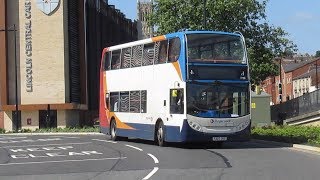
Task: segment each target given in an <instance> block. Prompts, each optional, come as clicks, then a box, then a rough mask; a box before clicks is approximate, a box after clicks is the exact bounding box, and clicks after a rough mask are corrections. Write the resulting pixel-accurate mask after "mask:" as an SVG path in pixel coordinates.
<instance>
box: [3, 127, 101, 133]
mask: <svg viewBox="0 0 320 180" xmlns="http://www.w3.org/2000/svg"><path fill="white" fill-rule="evenodd" d="M50 132H52V133H55V132H100V127H89V126H84V127H73V128H71V127H66V128H44V129H36V130H33V131H32V130H31V129H21V130H20V131H19V133H50ZM4 133H6V132H5V130H4V129H1V128H0V134H4ZM7 133H15V132H11V131H9V132H7Z"/></svg>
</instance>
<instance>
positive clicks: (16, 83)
mask: <svg viewBox="0 0 320 180" xmlns="http://www.w3.org/2000/svg"><path fill="white" fill-rule="evenodd" d="M12 28H13V29H12ZM0 31H2V32H3V31H4V32H14V67H15V68H14V79H15V113H14V117H13V118H14V121H15V122H16V131H18V130H19V122H20V121H19V116H18V112H19V108H18V72H17V71H18V70H17V69H18V67H17V29H16V24H14V25H13V26H11V27H9V28H8V29H0Z"/></svg>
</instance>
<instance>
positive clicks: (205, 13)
mask: <svg viewBox="0 0 320 180" xmlns="http://www.w3.org/2000/svg"><path fill="white" fill-rule="evenodd" d="M206 5H207V0H203V28H204V30H205V29H207V11H206Z"/></svg>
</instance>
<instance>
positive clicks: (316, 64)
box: [314, 62, 318, 90]
mask: <svg viewBox="0 0 320 180" xmlns="http://www.w3.org/2000/svg"><path fill="white" fill-rule="evenodd" d="M314 65H315V66H316V88H317V90H318V62H316V63H315V64H314Z"/></svg>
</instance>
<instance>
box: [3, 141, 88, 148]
mask: <svg viewBox="0 0 320 180" xmlns="http://www.w3.org/2000/svg"><path fill="white" fill-rule="evenodd" d="M91 143H92V142H82V143H63V144H43V145H42V144H41V145H26V146H3V148H12V147H39V146H61V145H73V144H91Z"/></svg>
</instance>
